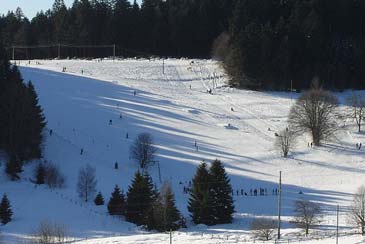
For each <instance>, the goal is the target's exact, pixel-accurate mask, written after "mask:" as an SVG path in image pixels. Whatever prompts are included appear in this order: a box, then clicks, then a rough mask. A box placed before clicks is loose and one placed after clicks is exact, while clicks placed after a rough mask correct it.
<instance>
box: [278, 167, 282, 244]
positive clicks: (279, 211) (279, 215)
mask: <svg viewBox="0 0 365 244" xmlns="http://www.w3.org/2000/svg"><path fill="white" fill-rule="evenodd" d="M280 228H281V171H280V176H279V198H278V240H279V239H280V237H281V236H280Z"/></svg>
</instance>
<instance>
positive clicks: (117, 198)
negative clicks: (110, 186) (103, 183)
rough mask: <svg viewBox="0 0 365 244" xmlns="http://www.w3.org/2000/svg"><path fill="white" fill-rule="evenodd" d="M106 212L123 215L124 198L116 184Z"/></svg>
mask: <svg viewBox="0 0 365 244" xmlns="http://www.w3.org/2000/svg"><path fill="white" fill-rule="evenodd" d="M108 212H109V214H110V215H124V213H125V199H124V194H123V192H121V191H120V189H119V187H118V186H117V185H116V186H115V187H114V191H113V193H112V196H111V198H110V200H109V203H108Z"/></svg>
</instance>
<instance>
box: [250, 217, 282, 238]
mask: <svg viewBox="0 0 365 244" xmlns="http://www.w3.org/2000/svg"><path fill="white" fill-rule="evenodd" d="M276 227H277V225H276V222H275V221H274V220H272V219H268V218H258V219H255V220H254V221H252V223H251V230H252V232H253V235H254V236H255V237H256V238H258V239H261V240H265V241H268V240H271V239H272V236H273V234H274V230H275V228H276Z"/></svg>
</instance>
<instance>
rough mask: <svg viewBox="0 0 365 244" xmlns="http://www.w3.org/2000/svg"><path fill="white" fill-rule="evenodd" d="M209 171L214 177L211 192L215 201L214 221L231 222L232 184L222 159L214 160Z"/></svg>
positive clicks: (232, 210)
mask: <svg viewBox="0 0 365 244" xmlns="http://www.w3.org/2000/svg"><path fill="white" fill-rule="evenodd" d="M209 173H210V175H211V179H212V184H211V191H210V193H211V195H212V202H213V203H212V206H213V216H214V222H215V224H226V223H231V222H232V214H233V213H234V203H233V198H232V186H231V184H230V179H229V178H228V176H227V173H226V171H225V169H224V167H223V165H222V163H221V161H219V160H218V159H216V160H214V161H213V163H212V165H211V167H210V170H209Z"/></svg>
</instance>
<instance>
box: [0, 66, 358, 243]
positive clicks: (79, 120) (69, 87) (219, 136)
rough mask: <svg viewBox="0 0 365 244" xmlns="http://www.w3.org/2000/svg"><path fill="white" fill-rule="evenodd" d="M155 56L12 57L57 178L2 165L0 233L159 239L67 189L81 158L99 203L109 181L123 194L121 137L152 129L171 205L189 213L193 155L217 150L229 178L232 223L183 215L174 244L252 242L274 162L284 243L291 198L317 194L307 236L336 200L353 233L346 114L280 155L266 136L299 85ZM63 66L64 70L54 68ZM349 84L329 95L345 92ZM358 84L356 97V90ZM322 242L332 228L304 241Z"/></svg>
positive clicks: (271, 213) (325, 225)
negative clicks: (261, 85) (315, 142)
mask: <svg viewBox="0 0 365 244" xmlns="http://www.w3.org/2000/svg"><path fill="white" fill-rule="evenodd" d="M192 61H193V62H192ZM164 63H165V67H164V72H163V67H162V64H163V61H162V60H160V59H155V60H145V59H142V60H137V59H125V60H116V61H112V60H103V61H102V62H101V61H100V60H89V61H87V60H38V61H31V63H30V64H29V63H28V61H22V62H20V66H21V72H22V74H23V77H24V79H25V81H28V80H32V82H33V83H34V85H35V88H36V90H37V93H38V95H39V101H40V103H41V105H42V107H43V108H44V112H45V115H46V118H47V122H48V125H47V130H46V131H45V137H46V141H45V143H44V158H45V159H46V160H47V161H50V162H52V163H54V164H58V165H59V166H60V168H61V171H62V173H63V174H65V175H66V186H65V187H64V188H62V189H56V190H53V191H52V190H50V189H48V188H47V187H45V186H41V187H34V185H33V184H32V183H30V181H29V178H30V177H32V171H33V169H34V167H35V166H36V165H37V162H30V163H29V164H27V166H26V167H25V172H24V173H23V174H22V180H21V181H20V182H10V181H9V180H8V179H7V178H6V176H5V175H4V174H3V173H1V178H0V181H1V182H0V183H1V185H0V192H1V193H7V194H8V195H9V199H10V202H11V204H12V206H13V211H14V220H13V221H12V222H11V223H9V224H7V225H5V226H2V227H1V233H2V234H1V235H2V238H3V240H5V241H6V243H17V242H19V241H20V240H21V239H22V238H26V236H28V235H29V234H30V233H32V231H34V229H36V227H37V226H38V224H39V223H40V222H41V221H42V220H45V219H48V220H50V221H54V222H57V223H60V224H64V225H66V226H67V228H68V230H69V234H70V236H71V237H72V238H74V239H75V240H79V241H77V242H76V243H167V242H168V241H169V235H168V234H166V233H162V234H158V233H149V232H145V231H143V230H141V229H139V228H137V227H136V226H135V225H133V224H131V223H128V222H126V221H124V220H123V219H118V218H115V217H111V216H109V215H108V214H107V210H106V206H101V207H97V206H94V204H93V203H84V202H82V200H81V199H79V198H78V196H77V192H76V182H77V174H78V170H79V169H80V168H81V167H83V166H85V165H86V164H90V165H92V166H93V167H95V168H96V175H97V179H98V185H97V189H98V190H100V191H101V192H102V193H103V196H104V198H105V200H106V201H107V200H108V199H109V197H110V194H111V192H112V190H113V188H114V186H115V184H118V185H119V186H120V187H121V189H123V190H124V192H126V191H127V189H128V185H129V184H130V182H131V179H132V178H133V175H134V173H135V171H136V170H138V166H137V164H136V163H135V162H134V161H133V160H130V159H129V147H130V145H131V143H132V142H133V139H134V138H135V137H136V136H137V135H138V133H141V132H149V133H151V134H152V135H153V137H154V139H155V142H156V146H157V147H158V149H159V150H158V155H157V160H158V162H156V164H155V165H153V166H151V168H150V173H151V175H152V177H153V180H154V183H156V185H157V186H159V185H160V184H161V183H160V181H159V171H158V166H159V167H160V171H161V178H162V181H166V180H167V181H170V182H171V184H172V186H173V189H174V192H175V195H176V201H177V206H178V208H179V210H180V211H181V212H182V214H183V215H184V216H185V217H187V218H188V220H189V217H188V216H189V213H188V211H187V207H186V206H187V199H188V195H186V194H184V193H183V187H184V186H188V182H189V180H191V178H192V177H193V175H194V173H195V169H196V166H197V165H199V164H200V163H201V162H202V161H203V160H204V161H206V162H210V161H212V160H214V159H216V158H218V159H220V160H222V162H223V163H224V165H225V166H226V170H227V172H228V173H229V176H230V178H231V183H232V186H233V189H234V193H235V196H234V200H235V206H236V213H235V215H234V222H233V223H232V224H228V225H219V226H212V227H207V226H201V225H199V226H194V225H193V224H192V223H191V222H190V221H189V222H188V228H187V229H183V230H181V231H178V232H174V233H173V235H172V236H173V241H174V243H187V242H190V243H237V242H240V243H242V242H247V243H250V242H252V241H253V239H252V235H251V234H250V231H249V225H250V222H251V221H252V219H253V218H255V217H260V216H264V217H270V218H276V215H277V196H276V195H273V194H272V190H273V189H275V188H277V187H278V177H279V171H282V175H283V209H282V210H283V211H282V213H283V217H282V219H283V231H282V232H283V239H284V240H290V241H291V243H293V242H294V240H295V239H297V240H298V238H299V237H298V235H300V236H301V237H302V238H304V237H303V232H302V231H301V230H298V229H296V228H295V227H294V226H293V225H291V224H290V220H291V219H292V216H293V201H295V200H298V199H302V198H304V199H308V200H312V201H316V202H318V203H320V204H321V206H322V207H323V209H324V210H325V214H324V215H325V217H324V219H323V222H322V227H320V228H318V229H316V230H315V232H316V234H313V235H311V237H308V238H314V237H316V238H319V237H324V236H328V235H331V236H332V237H333V234H334V232H335V224H336V216H335V210H336V205H337V204H339V205H340V206H341V211H340V232H341V233H343V234H344V233H353V232H355V231H356V229H355V228H354V227H353V226H351V224H349V223H347V220H346V213H345V212H346V210H347V209H348V206H349V205H350V204H351V199H352V194H353V193H354V192H355V191H356V189H357V188H358V187H359V186H360V185H362V184H363V183H364V181H363V178H364V174H365V157H364V155H365V149H362V150H360V151H359V150H357V149H356V148H355V144H356V143H358V142H362V144H365V136H364V134H362V133H356V128H355V126H354V124H353V122H351V121H347V126H346V128H345V129H344V130H343V131H342V132H341V133H339V134H338V136H337V139H336V140H333V141H328V142H326V144H325V145H324V146H322V147H314V148H308V147H307V143H308V142H309V141H310V137H309V136H308V135H303V136H302V137H301V138H300V139H299V140H298V143H297V145H296V148H295V151H294V153H292V154H291V155H290V158H288V159H283V158H281V157H280V155H279V153H278V152H276V151H275V150H274V148H273V142H274V140H275V135H274V134H275V132H278V131H280V130H282V129H284V128H285V127H286V118H287V115H288V112H289V109H290V107H291V105H292V104H293V103H294V102H295V99H296V98H297V97H298V95H299V94H296V93H284V92H256V91H247V90H237V89H233V88H230V87H228V86H227V85H226V81H227V77H226V75H225V74H224V72H223V71H222V69H221V67H220V66H219V64H218V63H216V62H215V61H212V60H187V59H167V60H165V61H164ZM62 67H66V72H64V73H63V72H61V71H62ZM209 89H212V94H209V93H208V92H207V90H209ZM134 92H135V93H136V95H134ZM349 94H350V91H347V92H344V93H338V94H336V95H338V96H339V97H340V98H341V101H344V99H345V98H346V96H348V95H349ZM360 94H362V95H364V96H365V92H363V91H362V92H360ZM120 115H122V119H120ZM109 120H112V122H113V123H112V125H109ZM50 129H52V131H53V134H52V136H50V135H49V132H48V131H49V130H50ZM127 133H128V136H129V138H128V139H127V138H126V134H127ZM195 141H196V143H197V146H198V147H197V148H198V150H197V149H196V147H195V146H194V143H195ZM81 149H83V151H84V153H83V155H80V151H81ZM115 162H118V164H119V169H118V170H115V169H114V163H115ZM2 165H4V164H2ZM2 167H3V166H2ZM1 172H3V170H1ZM254 188H255V189H258V188H266V189H267V191H268V196H256V197H255V196H250V189H254ZM241 189H243V190H244V192H246V193H247V194H248V196H241V195H239V196H237V195H236V190H238V191H239V193H240V191H241ZM299 192H303V194H299ZM227 238H228V239H227ZM304 239H305V238H304ZM340 240H341V242H340V243H356V242H357V243H360V242H361V241H362V238H361V236H358V235H355V236H347V237H346V236H345V237H342V236H341V237H340ZM329 242H331V243H332V242H333V238H327V239H324V240H318V241H315V240H314V239H309V240H308V243H329ZM301 243H305V240H301Z"/></svg>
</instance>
